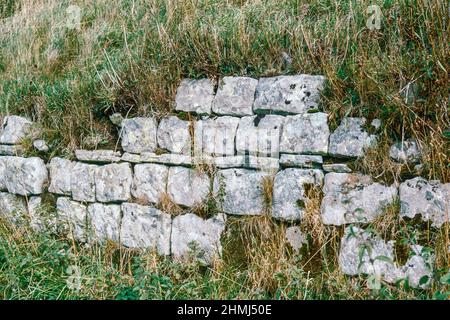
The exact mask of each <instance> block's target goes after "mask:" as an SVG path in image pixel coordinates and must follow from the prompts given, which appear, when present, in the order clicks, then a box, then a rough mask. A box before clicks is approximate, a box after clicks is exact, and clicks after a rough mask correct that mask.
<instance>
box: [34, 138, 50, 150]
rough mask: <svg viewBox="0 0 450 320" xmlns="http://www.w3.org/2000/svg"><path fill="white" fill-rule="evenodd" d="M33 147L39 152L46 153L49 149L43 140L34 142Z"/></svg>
mask: <svg viewBox="0 0 450 320" xmlns="http://www.w3.org/2000/svg"><path fill="white" fill-rule="evenodd" d="M33 147H34V148H35V149H36V150H37V151H40V152H48V150H49V147H48V144H47V142H45V141H44V140H41V139H39V140H34V141H33Z"/></svg>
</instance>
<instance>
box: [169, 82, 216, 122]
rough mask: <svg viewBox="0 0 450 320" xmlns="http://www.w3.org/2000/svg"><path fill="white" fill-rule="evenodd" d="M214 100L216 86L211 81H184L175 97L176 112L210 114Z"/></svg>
mask: <svg viewBox="0 0 450 320" xmlns="http://www.w3.org/2000/svg"><path fill="white" fill-rule="evenodd" d="M213 99H214V84H213V82H212V81H211V80H209V79H200V80H193V79H183V80H182V81H181V83H180V86H179V87H178V89H177V94H176V96H175V110H176V111H185V112H193V113H196V114H210V113H211V106H212V102H213Z"/></svg>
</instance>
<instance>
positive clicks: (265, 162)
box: [244, 156, 280, 173]
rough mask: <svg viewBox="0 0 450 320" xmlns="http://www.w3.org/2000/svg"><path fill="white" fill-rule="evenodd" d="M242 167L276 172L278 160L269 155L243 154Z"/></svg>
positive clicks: (278, 166)
mask: <svg viewBox="0 0 450 320" xmlns="http://www.w3.org/2000/svg"><path fill="white" fill-rule="evenodd" d="M244 167H245V168H248V169H258V170H263V171H266V172H272V173H276V172H277V171H278V169H279V168H280V160H279V159H277V158H271V157H256V156H245V158H244Z"/></svg>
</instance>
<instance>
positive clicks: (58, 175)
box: [48, 157, 75, 196]
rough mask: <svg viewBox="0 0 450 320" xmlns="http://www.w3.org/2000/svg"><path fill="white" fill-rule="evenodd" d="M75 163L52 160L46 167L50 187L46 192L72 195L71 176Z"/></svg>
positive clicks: (58, 159)
mask: <svg viewBox="0 0 450 320" xmlns="http://www.w3.org/2000/svg"><path fill="white" fill-rule="evenodd" d="M74 165H75V162H72V161H70V160H66V159H62V158H57V157H56V158H53V159H52V160H51V161H50V164H49V165H48V169H49V172H50V186H49V187H48V191H49V192H51V193H55V194H61V195H67V196H70V195H71V194H72V183H71V176H72V170H73V167H74Z"/></svg>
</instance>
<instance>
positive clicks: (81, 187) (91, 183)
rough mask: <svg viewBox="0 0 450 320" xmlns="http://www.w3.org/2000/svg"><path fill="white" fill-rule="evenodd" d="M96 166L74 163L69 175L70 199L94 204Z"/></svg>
mask: <svg viewBox="0 0 450 320" xmlns="http://www.w3.org/2000/svg"><path fill="white" fill-rule="evenodd" d="M97 168H98V167H97V166H96V165H93V164H86V163H82V162H75V163H74V165H73V167H72V170H71V175H70V190H71V191H72V198H73V199H74V200H76V201H81V202H95V171H96V170H97Z"/></svg>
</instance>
